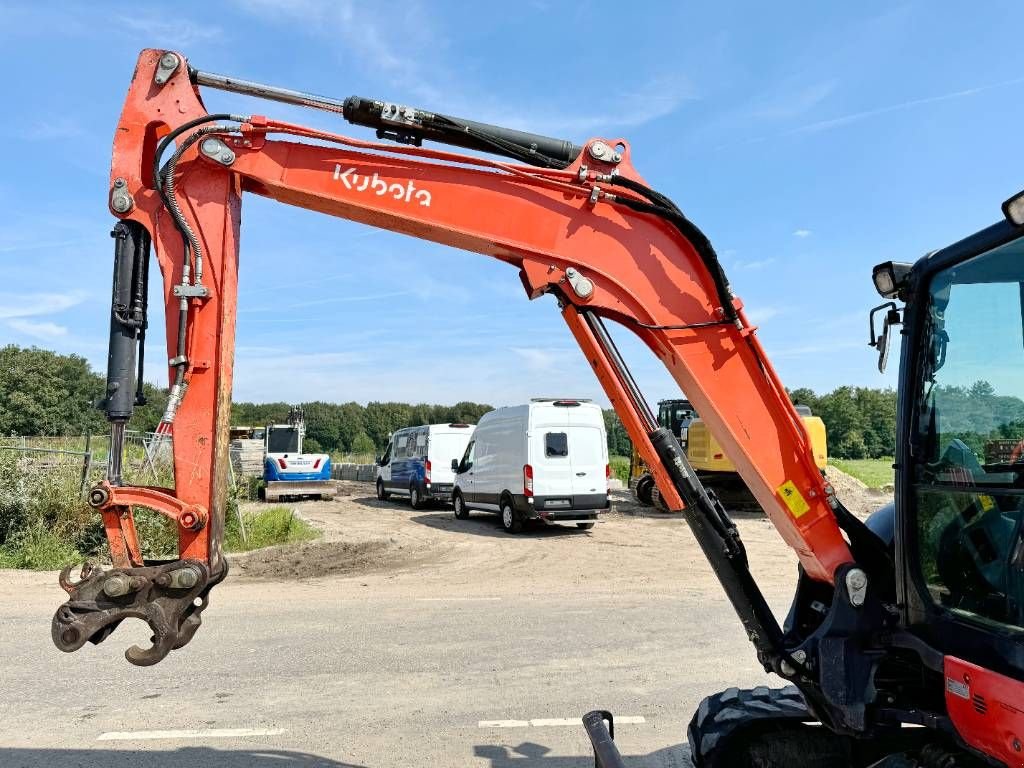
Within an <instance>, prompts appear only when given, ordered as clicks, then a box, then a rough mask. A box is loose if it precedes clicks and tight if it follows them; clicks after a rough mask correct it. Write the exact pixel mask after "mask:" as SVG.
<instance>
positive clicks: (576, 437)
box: [452, 398, 610, 533]
mask: <svg viewBox="0 0 1024 768" xmlns="http://www.w3.org/2000/svg"><path fill="white" fill-rule="evenodd" d="M452 469H453V470H455V472H456V476H455V489H454V491H453V492H452V505H453V506H454V507H455V516H456V517H457V518H459V519H460V520H462V519H465V518H466V517H468V516H469V511H470V510H472V509H479V510H485V511H487V512H497V513H498V514H499V515H501V524H502V526H503V527H504V528H505V530H506V531H508V532H509V533H517V532H519V531H520V530H522V528H523V523H524V522H525V521H526V520H541V521H543V522H545V523H575V524H576V525H577V526H578V527H580V528H584V529H587V528H593V527H594V521H595V520H596V519H597V515H598V513H600V512H602V511H604V510H607V509H608V476H609V473H610V467H609V466H608V438H607V436H606V434H605V428H604V416H603V415H602V413H601V408H600V407H598V406H597V405H595V404H594V403H592V402H590V401H588V400H573V399H561V400H555V399H548V398H535V399H534V400H532V401H531V402H530V403H529V404H527V405H514V406H510V407H507V408H498V409H497V410H495V411H490V412H488V413H485V414H484V415H483V417H482V418H481V419H480V423H479V424H478V425H477V428H476V431H475V432H474V433H473V439H472V440H471V441H470V443H469V445H468V446H466V452H465V455H463V457H462V460H461V461H458V462H452Z"/></svg>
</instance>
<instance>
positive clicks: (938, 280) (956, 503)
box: [913, 241, 1024, 627]
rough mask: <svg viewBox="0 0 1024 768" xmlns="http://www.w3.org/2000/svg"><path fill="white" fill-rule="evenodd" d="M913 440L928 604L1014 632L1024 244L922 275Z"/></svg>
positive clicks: (1022, 506)
mask: <svg viewBox="0 0 1024 768" xmlns="http://www.w3.org/2000/svg"><path fill="white" fill-rule="evenodd" d="M927 301H928V306H927V309H926V315H925V318H926V319H925V337H924V339H923V340H922V341H923V345H922V347H921V348H922V349H923V350H924V351H923V353H922V359H921V361H920V364H919V369H920V374H921V377H920V382H921V383H920V390H919V392H918V393H917V398H918V399H917V403H918V405H917V407H916V408H915V412H914V417H915V429H914V436H913V439H914V441H915V445H914V457H915V462H914V465H913V484H914V501H915V502H916V503H915V507H916V511H915V515H916V529H917V530H916V541H917V557H918V562H919V567H920V576H921V577H922V579H923V581H924V584H925V586H926V589H927V591H928V593H929V595H930V597H931V599H932V601H934V602H935V603H936V604H938V605H940V606H942V607H944V608H947V609H949V610H952V611H954V612H956V613H960V614H966V615H968V616H970V617H974V618H976V619H979V620H982V621H989V622H993V621H994V622H998V623H1000V624H1009V625H1012V626H1015V627H1024V538H1022V521H1024V330H1022V328H1024V325H1022V319H1024V312H1022V307H1024V247H1022V244H1020V241H1018V242H1016V243H1009V244H1007V245H1005V246H1002V247H1000V248H996V249H995V250H993V251H990V252H988V253H985V254H982V255H980V256H976V257H974V258H972V259H969V260H967V261H965V262H963V263H961V264H958V265H956V266H954V267H950V268H949V269H946V270H943V271H942V272H939V273H938V274H936V275H935V277H934V278H933V279H932V281H931V284H930V286H929V290H928V296H927Z"/></svg>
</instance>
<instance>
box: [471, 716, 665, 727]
mask: <svg viewBox="0 0 1024 768" xmlns="http://www.w3.org/2000/svg"><path fill="white" fill-rule="evenodd" d="M646 722H647V719H646V718H645V717H643V715H626V716H624V717H616V718H615V724H616V725H640V724H642V723H646ZM476 726H477V728H557V727H563V726H580V727H582V726H583V718H582V717H539V718H535V719H533V720H481V721H480V722H478V723H477V724H476Z"/></svg>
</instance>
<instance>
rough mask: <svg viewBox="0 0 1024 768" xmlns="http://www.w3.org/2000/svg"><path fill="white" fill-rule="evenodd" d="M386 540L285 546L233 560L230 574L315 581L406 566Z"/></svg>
mask: <svg viewBox="0 0 1024 768" xmlns="http://www.w3.org/2000/svg"><path fill="white" fill-rule="evenodd" d="M401 549H402V548H401V547H392V546H391V545H390V543H389V542H387V541H359V542H348V541H329V542H303V543H302V544H286V545H284V546H281V547H271V548H269V549H263V550H258V551H256V552H251V553H248V554H245V555H241V556H236V557H232V558H231V575H232V576H236V577H237V576H241V577H243V578H245V577H248V578H251V579H282V580H292V579H316V578H320V577H323V576H347V575H354V574H362V573H372V572H375V571H382V570H388V569H390V568H395V567H398V566H399V565H402V564H404V563H405V561H406V559H407V558H405V557H404V556H403V555H404V553H403V552H401V551H400V550H401Z"/></svg>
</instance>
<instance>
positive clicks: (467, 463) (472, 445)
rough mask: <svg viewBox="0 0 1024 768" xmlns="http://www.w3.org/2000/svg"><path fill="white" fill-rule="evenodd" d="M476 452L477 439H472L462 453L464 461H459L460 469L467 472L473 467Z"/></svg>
mask: <svg viewBox="0 0 1024 768" xmlns="http://www.w3.org/2000/svg"><path fill="white" fill-rule="evenodd" d="M475 454H476V441H475V440H470V441H469V445H467V446H466V451H465V453H463V454H462V461H461V462H459V471H460V472H466V471H467V470H470V469H472V468H473V458H474V456H475Z"/></svg>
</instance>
